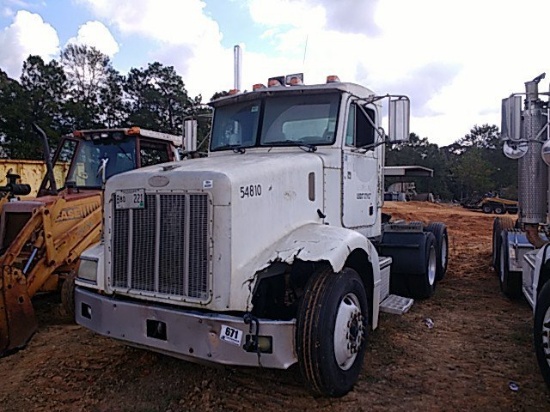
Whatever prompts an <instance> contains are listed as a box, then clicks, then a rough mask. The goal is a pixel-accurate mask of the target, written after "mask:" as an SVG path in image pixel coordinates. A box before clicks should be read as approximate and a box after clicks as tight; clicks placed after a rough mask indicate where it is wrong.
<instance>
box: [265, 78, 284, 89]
mask: <svg viewBox="0 0 550 412" xmlns="http://www.w3.org/2000/svg"><path fill="white" fill-rule="evenodd" d="M284 83H285V76H277V77H270V78H269V79H268V81H267V87H274V86H282V85H283V84H284Z"/></svg>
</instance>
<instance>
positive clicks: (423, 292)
mask: <svg viewBox="0 0 550 412" xmlns="http://www.w3.org/2000/svg"><path fill="white" fill-rule="evenodd" d="M426 235H427V236H426V242H425V244H424V250H423V251H422V252H423V253H420V254H419V258H420V259H422V262H423V265H424V270H423V273H422V274H421V275H420V276H409V278H408V280H409V292H410V293H409V295H410V297H411V298H414V299H427V298H429V297H430V296H432V295H433V294H434V291H435V283H436V273H437V253H436V247H435V237H434V235H433V234H432V233H426Z"/></svg>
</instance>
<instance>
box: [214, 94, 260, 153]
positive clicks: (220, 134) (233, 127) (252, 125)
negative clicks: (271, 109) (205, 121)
mask: <svg viewBox="0 0 550 412" xmlns="http://www.w3.org/2000/svg"><path fill="white" fill-rule="evenodd" d="M260 106H261V102H260V101H259V100H254V101H251V102H245V103H240V104H235V105H228V106H223V107H220V108H217V109H216V114H215V116H214V124H213V125H212V140H211V143H210V150H231V149H234V148H237V147H240V148H246V147H252V146H255V145H256V136H257V135H258V122H259V116H260Z"/></svg>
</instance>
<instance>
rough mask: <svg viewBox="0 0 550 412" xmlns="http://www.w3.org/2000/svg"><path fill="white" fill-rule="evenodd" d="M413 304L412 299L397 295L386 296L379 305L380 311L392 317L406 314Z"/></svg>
mask: <svg viewBox="0 0 550 412" xmlns="http://www.w3.org/2000/svg"><path fill="white" fill-rule="evenodd" d="M413 303H414V299H412V298H406V297H403V296H397V295H388V296H387V297H386V299H384V300H383V301H382V303H381V304H380V310H381V311H382V312H386V313H392V314H394V315H403V314H404V313H407V312H408V311H409V309H410V308H411V306H412V305H413Z"/></svg>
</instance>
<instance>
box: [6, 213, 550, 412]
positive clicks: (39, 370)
mask: <svg viewBox="0 0 550 412" xmlns="http://www.w3.org/2000/svg"><path fill="white" fill-rule="evenodd" d="M386 211H388V212H390V213H392V215H393V216H394V217H395V218H407V219H412V220H423V221H425V222H428V221H442V222H445V223H446V224H447V225H448V228H449V237H450V239H449V241H450V261H449V269H448V272H447V275H446V277H445V279H443V280H442V281H441V282H440V283H439V284H438V285H437V290H436V293H435V294H434V296H433V297H432V298H430V299H428V300H426V301H421V302H416V303H415V305H414V306H413V307H412V309H411V310H410V311H409V312H408V313H407V314H405V315H403V316H396V315H388V314H382V316H381V320H380V326H379V328H378V329H377V330H376V331H374V332H372V333H371V334H370V337H369V343H368V349H367V354H366V358H365V365H364V368H363V372H362V374H361V377H360V380H359V382H358V383H357V385H356V387H355V389H354V390H353V391H352V392H351V393H349V394H348V395H347V396H345V397H343V398H340V399H324V398H315V397H313V396H311V395H310V394H309V393H308V392H307V391H306V390H305V389H304V387H303V385H302V382H301V377H300V373H299V371H298V369H297V368H296V367H293V368H291V369H290V370H287V371H280V370H261V369H254V368H229V367H208V366H202V365H197V364H192V363H188V362H184V361H180V360H177V359H173V358H169V357H167V356H163V355H158V354H155V353H151V352H147V351H144V350H138V349H133V348H130V347H126V346H124V345H122V344H120V343H118V342H115V341H113V340H109V339H106V338H103V337H101V336H98V335H95V334H93V333H91V332H89V331H87V330H86V329H84V328H81V327H80V326H77V325H74V324H72V323H71V322H70V319H69V318H68V317H67V316H66V315H64V314H63V312H62V310H61V308H60V304H59V302H58V301H57V300H55V299H52V298H41V299H37V300H36V302H35V306H36V307H37V312H38V314H39V317H40V319H39V322H40V329H39V331H38V332H37V333H36V335H35V336H34V338H33V339H32V341H31V342H30V344H29V345H28V347H27V348H26V349H24V350H21V351H19V352H17V353H15V354H13V355H11V356H8V357H5V358H2V359H0V377H1V380H0V411H18V412H19V411H92V412H96V411H98V412H99V411H133V412H138V411H172V412H176V411H251V410H259V409H261V410H263V411H279V410H286V411H338V412H343V411H367V410H368V411H549V410H550V391H548V390H547V389H546V387H545V385H544V382H543V380H542V377H541V376H540V374H539V370H538V367H537V363H536V359H535V355H534V350H533V344H532V314H531V310H530V308H529V306H528V304H527V303H526V302H524V301H515V302H514V301H510V300H508V299H506V298H505V297H504V296H503V295H502V294H501V293H500V291H499V286H498V279H497V277H496V276H495V273H494V272H493V270H492V268H491V267H490V260H491V224H492V219H493V217H492V216H488V215H484V214H482V213H478V212H474V211H468V210H464V209H462V208H460V207H456V206H454V207H453V206H446V205H436V204H427V203H418V202H410V203H393V202H390V203H387V205H386ZM429 320H431V321H432V322H433V327H431V328H430V327H428V324H430V321H429ZM514 389H516V390H514Z"/></svg>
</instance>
